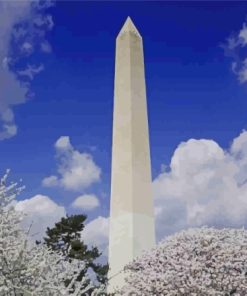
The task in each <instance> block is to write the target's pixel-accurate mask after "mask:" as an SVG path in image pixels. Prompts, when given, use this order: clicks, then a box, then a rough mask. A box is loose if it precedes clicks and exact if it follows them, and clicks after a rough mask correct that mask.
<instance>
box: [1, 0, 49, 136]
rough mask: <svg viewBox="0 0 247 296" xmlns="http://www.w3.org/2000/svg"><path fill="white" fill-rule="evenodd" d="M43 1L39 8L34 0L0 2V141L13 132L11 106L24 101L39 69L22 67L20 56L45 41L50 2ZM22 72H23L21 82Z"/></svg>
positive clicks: (30, 51)
mask: <svg viewBox="0 0 247 296" xmlns="http://www.w3.org/2000/svg"><path fill="white" fill-rule="evenodd" d="M44 2H45V3H46V4H44V5H43V7H42V5H40V3H39V1H37V0H34V1H30V0H22V1H0V81H1V84H0V140H4V139H8V138H11V137H13V136H14V135H15V134H16V133H17V126H16V124H15V118H14V114H13V111H12V107H13V106H15V105H19V104H23V103H25V102H26V101H27V100H28V98H29V94H30V80H31V79H33V77H34V75H36V74H38V73H39V72H40V71H41V70H42V68H40V67H39V68H36V67H34V66H33V65H29V66H28V67H26V65H25V60H23V58H27V56H29V55H31V54H32V53H33V52H34V51H35V48H36V47H39V44H40V43H45V42H46V41H45V33H46V31H47V30H50V29H51V27H52V26H51V24H50V23H51V16H49V15H46V13H45V8H47V7H49V6H50V5H52V3H51V1H48V0H47V1H44ZM42 19H43V23H42ZM47 19H49V21H48V20H47ZM37 20H39V22H38V24H35V23H37ZM19 61H22V63H21V64H22V68H21V69H18V67H19V66H18V62H19ZM22 74H25V75H26V77H25V78H26V79H25V81H24V80H23V75H22ZM6 114H7V115H6ZM9 115H11V116H9Z"/></svg>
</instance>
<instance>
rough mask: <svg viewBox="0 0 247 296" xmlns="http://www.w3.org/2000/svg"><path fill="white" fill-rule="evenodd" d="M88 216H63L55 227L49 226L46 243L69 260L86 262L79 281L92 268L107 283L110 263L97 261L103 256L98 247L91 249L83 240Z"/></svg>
mask: <svg viewBox="0 0 247 296" xmlns="http://www.w3.org/2000/svg"><path fill="white" fill-rule="evenodd" d="M86 218H87V216H85V215H71V216H68V215H67V216H66V218H65V217H63V218H62V219H61V221H60V222H58V223H55V227H53V228H49V227H48V228H47V231H46V235H47V237H45V238H44V244H46V245H47V246H48V247H50V248H52V250H53V251H57V252H62V254H63V256H64V257H65V259H66V260H68V261H69V260H71V259H78V260H82V261H83V262H84V263H85V268H84V269H83V270H82V271H81V272H80V274H79V275H78V278H77V280H78V281H81V280H82V278H83V277H84V276H85V275H86V274H87V273H88V269H89V268H91V269H92V270H93V271H94V272H95V275H96V278H97V280H98V282H99V283H102V284H106V281H107V272H108V269H109V266H108V264H106V265H102V264H99V263H95V260H96V259H97V258H99V257H100V256H101V253H100V252H99V250H98V248H97V247H96V246H93V247H92V248H91V249H89V248H88V247H87V245H85V244H84V242H83V241H82V240H81V231H83V229H84V222H85V220H86ZM36 243H37V244H40V243H41V242H40V241H36ZM65 284H69V280H67V281H65ZM82 288H83V287H82ZM92 291H93V290H92Z"/></svg>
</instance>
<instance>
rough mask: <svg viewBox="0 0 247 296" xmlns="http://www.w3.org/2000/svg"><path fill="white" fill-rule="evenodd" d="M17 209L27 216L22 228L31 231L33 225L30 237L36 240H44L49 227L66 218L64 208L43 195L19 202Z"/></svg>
mask: <svg viewBox="0 0 247 296" xmlns="http://www.w3.org/2000/svg"><path fill="white" fill-rule="evenodd" d="M15 209H16V210H17V211H21V212H24V213H26V214H27V216H26V217H25V218H24V220H23V221H22V227H23V228H24V229H29V227H30V225H31V224H32V227H31V229H30V235H31V236H32V238H33V239H34V240H36V239H37V240H42V239H43V237H44V236H45V232H46V229H47V227H54V225H55V223H56V222H58V221H60V220H61V218H62V217H65V216H66V212H65V208H64V207H63V206H59V205H58V204H56V203H55V202H54V201H52V200H51V199H50V198H49V197H48V196H45V195H41V194H39V195H35V196H34V197H32V198H29V199H25V200H22V201H18V202H17V203H16V205H15Z"/></svg>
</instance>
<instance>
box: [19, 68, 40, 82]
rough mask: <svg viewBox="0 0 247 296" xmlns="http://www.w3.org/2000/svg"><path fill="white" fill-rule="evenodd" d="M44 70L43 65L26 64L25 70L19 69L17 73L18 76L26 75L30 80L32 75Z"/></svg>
mask: <svg viewBox="0 0 247 296" xmlns="http://www.w3.org/2000/svg"><path fill="white" fill-rule="evenodd" d="M43 70H44V65H39V66H34V65H27V67H26V69H25V70H20V71H18V72H17V73H18V74H19V75H20V76H25V77H28V78H29V79H30V80H33V78H34V76H35V75H37V74H38V73H40V72H41V71H43Z"/></svg>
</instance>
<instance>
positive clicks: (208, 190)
mask: <svg viewBox="0 0 247 296" xmlns="http://www.w3.org/2000/svg"><path fill="white" fill-rule="evenodd" d="M246 180H247V132H246V131H243V132H242V133H241V134H240V136H239V137H237V138H236V139H234V141H233V143H232V145H231V147H230V149H229V151H224V150H223V149H222V148H221V147H220V146H219V145H218V144H217V143H216V142H215V141H213V140H205V139H201V140H195V139H190V140H188V141H187V142H182V143H181V144H180V145H179V146H178V147H177V149H176V150H175V152H174V154H173V156H172V159H171V163H170V171H168V172H161V173H160V174H159V175H158V176H157V178H155V180H154V181H153V193H154V201H155V213H156V231H157V235H158V239H162V238H163V237H164V236H166V235H168V234H171V233H174V232H175V231H177V230H179V229H182V228H187V227H190V226H201V225H209V226H216V227H222V226H225V227H230V226H231V227H235V226H238V227H241V226H243V225H245V226H247V183H246Z"/></svg>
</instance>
